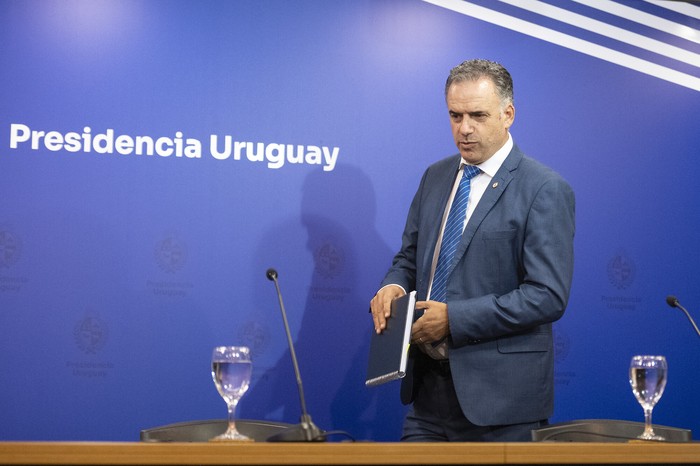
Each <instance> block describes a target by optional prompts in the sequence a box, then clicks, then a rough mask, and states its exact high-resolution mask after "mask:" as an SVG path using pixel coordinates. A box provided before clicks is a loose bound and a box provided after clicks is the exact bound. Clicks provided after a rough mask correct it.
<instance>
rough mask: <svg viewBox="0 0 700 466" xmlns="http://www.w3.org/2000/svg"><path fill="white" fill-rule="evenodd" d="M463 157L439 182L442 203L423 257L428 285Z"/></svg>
mask: <svg viewBox="0 0 700 466" xmlns="http://www.w3.org/2000/svg"><path fill="white" fill-rule="evenodd" d="M460 160H461V156H459V155H457V156H456V157H454V164H450V165H449V169H448V170H445V173H444V174H443V175H442V176H441V178H442V180H441V181H439V186H440V190H441V192H440V203H439V204H437V205H438V206H439V207H438V208H436V209H434V210H433V212H432V213H431V214H432V217H433V218H432V220H431V221H430V225H435V228H431V229H430V233H429V234H430V237H429V238H427V240H426V241H427V243H426V244H428V245H430V247H429V250H428V253H427V254H425V255H424V256H423V268H422V270H424V271H425V278H426V283H427V279H428V278H429V277H430V269H431V267H432V263H433V256H434V255H435V246H436V244H437V240H438V236H439V234H440V226H441V225H442V217H443V215H444V213H445V206H446V205H447V200H448V199H449V197H450V193H451V192H452V187H453V186H454V181H455V178H456V177H457V174H458V173H460V171H459V164H460Z"/></svg>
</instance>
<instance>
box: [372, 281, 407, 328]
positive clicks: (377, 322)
mask: <svg viewBox="0 0 700 466" xmlns="http://www.w3.org/2000/svg"><path fill="white" fill-rule="evenodd" d="M405 294H406V292H404V290H403V288H401V287H400V286H397V285H387V286H385V287H384V288H382V289H381V290H379V291H377V294H375V295H374V298H372V300H371V301H370V302H369V307H370V310H371V311H372V320H374V331H375V332H377V333H382V331H383V330H384V329H385V328H386V320H387V319H388V318H389V317H391V302H392V301H393V300H394V299H396V298H399V297H401V296H403V295H405Z"/></svg>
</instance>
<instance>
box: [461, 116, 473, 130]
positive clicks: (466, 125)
mask: <svg viewBox="0 0 700 466" xmlns="http://www.w3.org/2000/svg"><path fill="white" fill-rule="evenodd" d="M459 132H460V134H471V133H472V132H474V126H473V125H472V122H471V120H470V119H469V118H464V119H462V123H461V124H460V125H459Z"/></svg>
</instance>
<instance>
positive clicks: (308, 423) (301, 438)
mask: <svg viewBox="0 0 700 466" xmlns="http://www.w3.org/2000/svg"><path fill="white" fill-rule="evenodd" d="M266 275H267V279H268V280H270V281H273V282H275V289H276V290H277V299H279V302H280V311H281V312H282V320H283V321H284V331H285V332H286V333H287V343H289V353H290V354H291V355H292V366H294V374H295V375H296V378H297V388H298V390H299V402H300V404H301V422H300V423H299V424H297V425H294V426H292V427H288V428H286V429H284V430H282V431H281V432H279V433H277V434H274V435H272V436H270V437H268V439H267V441H268V442H322V441H324V440H325V437H324V436H323V435H322V434H323V433H322V432H321V430H320V429H319V428H318V427H316V425H315V424H314V423H313V421H312V420H311V416H309V413H308V412H307V411H306V399H305V398H304V386H303V385H302V383H301V374H300V373H299V363H298V362H297V355H296V353H295V352H294V342H293V341H292V333H291V332H290V331H289V323H288V322H287V312H286V311H285V310H284V303H283V302H282V293H281V292H280V285H279V282H278V281H277V270H275V269H272V268H270V269H267V272H266Z"/></svg>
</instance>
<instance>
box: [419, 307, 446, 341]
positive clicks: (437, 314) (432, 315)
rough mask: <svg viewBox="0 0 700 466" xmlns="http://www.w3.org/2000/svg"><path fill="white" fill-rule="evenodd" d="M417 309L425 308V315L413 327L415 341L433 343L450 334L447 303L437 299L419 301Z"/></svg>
mask: <svg viewBox="0 0 700 466" xmlns="http://www.w3.org/2000/svg"><path fill="white" fill-rule="evenodd" d="M416 309H423V310H424V311H423V315H422V316H421V317H420V319H418V320H416V321H415V322H414V323H413V327H411V340H412V341H413V342H414V343H433V342H436V341H440V340H442V339H443V338H445V337H446V336H447V335H449V334H450V321H449V319H448V317H447V304H445V303H439V302H437V301H418V302H416Z"/></svg>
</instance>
